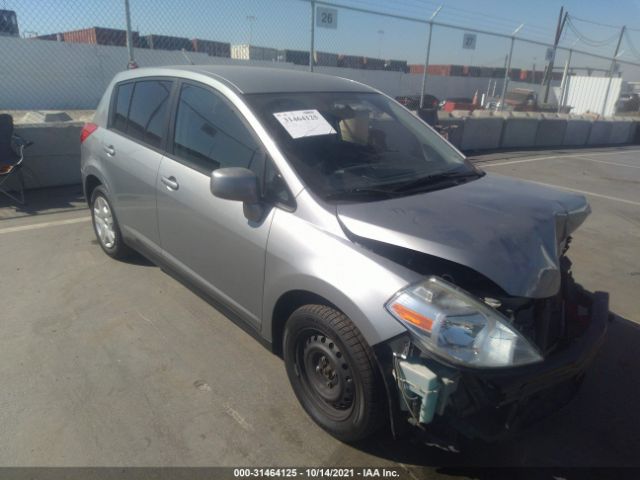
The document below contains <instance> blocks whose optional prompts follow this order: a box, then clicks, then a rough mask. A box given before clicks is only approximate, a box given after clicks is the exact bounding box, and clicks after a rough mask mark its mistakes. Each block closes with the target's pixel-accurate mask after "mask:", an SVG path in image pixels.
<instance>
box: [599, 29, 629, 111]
mask: <svg viewBox="0 0 640 480" xmlns="http://www.w3.org/2000/svg"><path fill="white" fill-rule="evenodd" d="M626 28H627V27H626V25H623V26H622V29H621V30H620V37H618V44H617V45H616V51H615V52H614V54H613V58H612V59H611V67H610V68H609V81H608V82H607V89H606V90H605V92H604V102H602V111H601V113H600V115H601V116H603V117H604V112H605V110H606V109H607V101H608V100H609V90H610V89H611V78H612V77H613V71H614V70H615V68H616V58H618V51H619V50H620V44H621V43H622V37H624V30H625V29H626ZM614 111H615V107H614Z"/></svg>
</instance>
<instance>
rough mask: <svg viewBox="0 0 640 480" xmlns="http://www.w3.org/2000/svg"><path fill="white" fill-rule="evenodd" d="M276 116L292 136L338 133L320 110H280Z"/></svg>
mask: <svg viewBox="0 0 640 480" xmlns="http://www.w3.org/2000/svg"><path fill="white" fill-rule="evenodd" d="M273 116H274V117H276V119H277V120H278V121H279V122H280V124H281V125H282V126H283V127H284V128H285V130H286V131H287V133H289V135H291V138H302V137H313V136H316V135H332V134H335V133H337V132H336V131H335V130H334V129H333V127H332V126H331V124H330V123H329V122H327V120H326V119H325V118H324V117H323V116H322V115H321V114H320V112H319V111H318V110H295V111H293V112H278V113H274V114H273Z"/></svg>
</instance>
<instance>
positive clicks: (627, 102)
mask: <svg viewBox="0 0 640 480" xmlns="http://www.w3.org/2000/svg"><path fill="white" fill-rule="evenodd" d="M638 110H640V95H638V94H637V93H622V94H621V95H620V98H619V99H618V102H617V103H616V112H637V111H638Z"/></svg>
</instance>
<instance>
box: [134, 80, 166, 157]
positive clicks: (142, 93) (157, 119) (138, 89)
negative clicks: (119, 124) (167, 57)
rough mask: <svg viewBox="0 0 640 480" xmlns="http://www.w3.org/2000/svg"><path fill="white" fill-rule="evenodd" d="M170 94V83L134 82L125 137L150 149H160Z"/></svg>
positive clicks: (156, 81) (159, 81)
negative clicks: (144, 144)
mask: <svg viewBox="0 0 640 480" xmlns="http://www.w3.org/2000/svg"><path fill="white" fill-rule="evenodd" d="M170 93H171V82H170V81H161V80H145V81H141V82H136V84H135V87H134V89H133V98H132V99H131V106H130V107H129V123H128V125H127V130H126V133H127V135H129V136H130V137H133V138H134V139H136V140H140V141H141V142H143V143H146V144H147V145H151V146H152V147H160V145H161V144H162V136H163V134H164V132H165V128H166V124H167V122H166V120H167V112H168V108H169V95H170Z"/></svg>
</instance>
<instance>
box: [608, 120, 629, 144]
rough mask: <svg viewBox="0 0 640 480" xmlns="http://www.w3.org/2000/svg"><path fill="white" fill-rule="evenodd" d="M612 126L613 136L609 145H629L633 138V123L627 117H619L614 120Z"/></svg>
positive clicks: (610, 137)
mask: <svg viewBox="0 0 640 480" xmlns="http://www.w3.org/2000/svg"><path fill="white" fill-rule="evenodd" d="M613 120H614V121H613V122H612V123H613V124H612V126H611V134H610V136H609V141H608V142H607V143H609V144H611V145H620V144H621V143H629V142H630V138H631V129H632V127H633V121H632V120H631V119H628V118H625V117H617V118H614V119H613Z"/></svg>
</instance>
